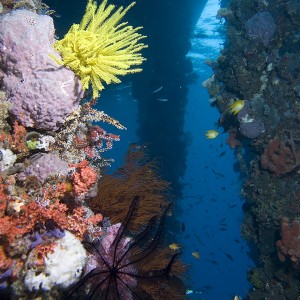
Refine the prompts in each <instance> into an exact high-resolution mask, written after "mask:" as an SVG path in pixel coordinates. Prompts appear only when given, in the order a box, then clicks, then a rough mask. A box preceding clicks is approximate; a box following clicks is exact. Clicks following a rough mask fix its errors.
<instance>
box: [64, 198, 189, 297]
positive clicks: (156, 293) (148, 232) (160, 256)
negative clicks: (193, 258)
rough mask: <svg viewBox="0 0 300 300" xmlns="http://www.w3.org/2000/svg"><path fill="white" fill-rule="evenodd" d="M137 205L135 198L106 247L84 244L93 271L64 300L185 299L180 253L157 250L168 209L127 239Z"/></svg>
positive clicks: (137, 200)
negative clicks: (177, 259) (178, 259)
mask: <svg viewBox="0 0 300 300" xmlns="http://www.w3.org/2000/svg"><path fill="white" fill-rule="evenodd" d="M138 202H139V197H134V199H133V201H132V203H131V205H130V208H129V210H128V213H127V215H126V218H125V220H124V221H123V223H122V225H120V226H118V227H117V230H115V232H114V233H113V235H114V238H113V239H112V240H111V242H108V245H107V244H106V246H105V244H104V243H103V241H98V242H93V243H87V246H88V248H89V251H92V253H93V254H92V256H93V258H92V260H93V264H92V265H94V268H93V269H92V270H90V271H89V272H87V273H86V274H85V275H84V277H83V278H82V279H81V280H80V281H79V282H78V283H77V284H76V285H75V286H74V287H72V289H71V290H70V291H69V292H68V293H67V297H66V298H67V299H83V295H85V297H86V299H105V300H118V299H126V300H130V299H143V300H145V299H171V298H172V299H182V298H183V297H184V292H185V288H184V285H183V283H182V281H181V280H180V279H179V277H178V276H180V273H181V272H182V271H184V267H183V266H182V264H180V263H178V261H176V257H177V256H178V255H179V253H172V254H171V253H170V252H169V250H168V249H167V248H166V249H165V250H164V249H160V248H159V241H160V238H161V235H162V230H163V222H164V219H165V217H166V213H167V211H168V209H169V205H168V206H167V207H166V208H165V210H164V212H163V214H162V217H161V218H160V220H159V222H157V220H158V218H157V216H155V217H152V218H151V219H150V221H149V223H148V224H147V226H146V227H145V228H144V229H143V230H142V231H141V232H140V233H138V234H137V235H135V236H134V237H131V238H129V237H128V235H127V234H128V226H129V223H130V221H131V219H132V218H133V216H134V213H135V210H136V209H137V205H138ZM156 223H157V224H156ZM125 233H127V234H126V235H125ZM104 240H105V237H104Z"/></svg>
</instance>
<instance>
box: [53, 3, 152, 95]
mask: <svg viewBox="0 0 300 300" xmlns="http://www.w3.org/2000/svg"><path fill="white" fill-rule="evenodd" d="M106 4H107V0H103V2H102V3H101V4H100V6H99V7H98V8H97V3H96V2H95V1H92V0H89V1H88V4H87V7H86V12H85V15H84V16H83V18H82V20H81V22H80V24H73V25H72V26H71V28H70V30H69V31H68V33H67V34H66V35H65V37H64V38H63V39H62V40H59V41H57V42H55V44H54V48H55V49H56V50H57V51H59V52H60V53H61V55H62V60H60V59H58V58H56V57H54V56H53V55H51V57H52V58H53V59H54V60H55V61H56V62H57V63H59V64H62V65H66V66H68V67H69V68H70V69H72V70H73V72H74V73H75V74H76V75H78V76H79V77H80V79H81V82H82V84H83V89H87V88H88V87H89V85H90V84H91V86H92V89H93V98H97V97H98V95H99V91H101V90H103V89H104V85H103V82H105V83H106V84H110V83H112V82H113V83H119V82H121V81H120V79H119V78H118V76H120V75H126V74H129V73H136V72H140V71H142V69H140V68H132V66H136V65H140V64H142V62H143V61H144V60H145V58H143V57H142V55H141V53H139V51H140V50H142V49H143V48H146V47H147V45H144V44H143V43H140V42H139V41H140V40H141V39H143V38H145V36H143V35H141V34H139V33H137V31H138V30H139V29H141V28H142V27H137V28H133V27H132V26H129V25H127V22H123V23H120V21H121V19H122V18H123V17H124V16H125V14H126V13H127V11H128V10H129V9H130V8H131V7H132V6H133V5H135V2H132V3H131V4H130V5H129V6H127V7H126V8H125V9H123V7H122V6H121V7H120V8H118V9H117V10H116V11H115V12H114V13H112V11H113V10H114V8H115V5H112V4H110V5H108V6H107V7H106Z"/></svg>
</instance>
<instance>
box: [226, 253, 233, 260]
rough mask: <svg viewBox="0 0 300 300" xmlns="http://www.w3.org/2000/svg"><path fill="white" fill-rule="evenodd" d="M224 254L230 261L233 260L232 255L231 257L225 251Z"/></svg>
mask: <svg viewBox="0 0 300 300" xmlns="http://www.w3.org/2000/svg"><path fill="white" fill-rule="evenodd" d="M225 255H226V256H227V257H228V258H229V259H230V260H231V261H234V259H233V257H232V256H231V255H230V254H228V253H226V252H225Z"/></svg>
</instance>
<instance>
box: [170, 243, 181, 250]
mask: <svg viewBox="0 0 300 300" xmlns="http://www.w3.org/2000/svg"><path fill="white" fill-rule="evenodd" d="M169 248H170V249H171V250H173V251H178V250H179V249H180V248H181V247H180V246H179V245H178V244H176V243H173V244H171V245H169Z"/></svg>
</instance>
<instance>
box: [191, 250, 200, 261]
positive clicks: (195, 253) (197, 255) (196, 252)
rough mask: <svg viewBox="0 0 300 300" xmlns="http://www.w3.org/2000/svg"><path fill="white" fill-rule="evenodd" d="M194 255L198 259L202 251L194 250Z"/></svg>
mask: <svg viewBox="0 0 300 300" xmlns="http://www.w3.org/2000/svg"><path fill="white" fill-rule="evenodd" d="M192 256H193V257H194V258H196V259H200V253H199V252H198V251H195V252H192Z"/></svg>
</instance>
